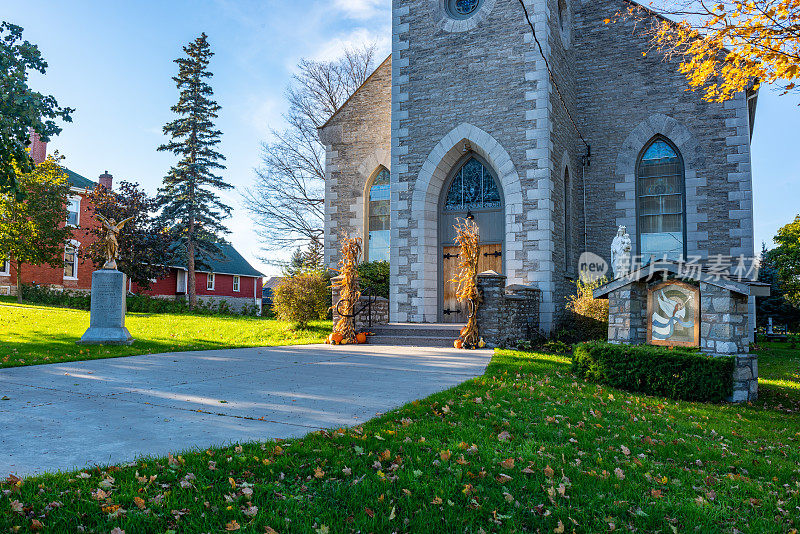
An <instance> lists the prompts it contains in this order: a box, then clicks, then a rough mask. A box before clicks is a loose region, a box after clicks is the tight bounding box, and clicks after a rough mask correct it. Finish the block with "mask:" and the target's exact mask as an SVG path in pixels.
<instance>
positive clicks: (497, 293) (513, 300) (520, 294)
mask: <svg viewBox="0 0 800 534" xmlns="http://www.w3.org/2000/svg"><path fill="white" fill-rule="evenodd" d="M478 290H479V291H480V293H481V296H482V298H483V301H482V302H481V304H480V305H479V306H478V312H477V316H476V320H477V323H478V333H479V334H480V336H481V337H482V338H483V340H484V341H485V342H486V344H487V345H488V346H490V347H493V346H502V345H506V344H509V343H514V342H516V341H519V340H521V339H531V338H532V337H533V336H534V335H535V334H536V333H537V332H538V328H539V303H540V302H541V295H542V292H541V290H540V289H538V288H536V287H533V286H526V285H510V286H508V287H506V277H505V276H504V275H501V274H495V273H491V274H490V273H483V274H479V275H478Z"/></svg>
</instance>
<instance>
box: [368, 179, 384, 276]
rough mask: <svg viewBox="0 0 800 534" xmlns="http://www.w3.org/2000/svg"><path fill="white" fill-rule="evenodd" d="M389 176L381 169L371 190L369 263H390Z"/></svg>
mask: <svg viewBox="0 0 800 534" xmlns="http://www.w3.org/2000/svg"><path fill="white" fill-rule="evenodd" d="M389 176H390V175H389V171H387V170H386V169H381V171H380V172H379V173H378V175H377V176H375V180H373V182H372V186H371V187H370V188H369V248H368V249H367V254H368V255H369V258H368V259H369V261H389V231H390V228H389V221H390V215H389V191H390V185H389Z"/></svg>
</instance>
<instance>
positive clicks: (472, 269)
mask: <svg viewBox="0 0 800 534" xmlns="http://www.w3.org/2000/svg"><path fill="white" fill-rule="evenodd" d="M454 228H455V230H456V244H458V246H459V247H461V251H460V253H459V255H458V257H459V258H460V263H459V264H458V275H457V276H456V278H455V279H454V280H452V281H453V282H455V283H456V296H457V297H458V300H460V301H463V302H466V303H467V305H468V307H469V320H468V321H467V326H465V327H464V328H462V329H461V335H460V336H459V338H458V339H457V340H456V342H455V346H456V347H457V348H461V347H463V348H465V349H472V348H476V347H477V346H478V344H479V343H480V335H479V334H478V325H477V323H476V320H475V317H476V314H477V311H478V304H480V301H481V295H480V293H479V292H478V259H479V257H480V237H479V235H478V225H477V224H475V221H473V220H471V219H457V222H456V225H455V226H454ZM459 341H460V342H461V343H459ZM459 345H460V347H459Z"/></svg>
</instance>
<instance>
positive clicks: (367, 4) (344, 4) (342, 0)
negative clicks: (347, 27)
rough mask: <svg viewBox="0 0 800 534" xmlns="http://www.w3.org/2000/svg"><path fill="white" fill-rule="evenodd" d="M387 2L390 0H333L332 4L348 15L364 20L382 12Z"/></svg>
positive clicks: (386, 8) (387, 6)
mask: <svg viewBox="0 0 800 534" xmlns="http://www.w3.org/2000/svg"><path fill="white" fill-rule="evenodd" d="M389 4H390V0H335V1H334V4H333V5H334V7H336V8H338V9H340V10H341V11H343V12H344V14H345V15H346V16H348V17H351V18H354V19H359V20H366V19H371V18H373V17H377V16H378V15H381V14H383V12H384V11H385V10H388V9H389Z"/></svg>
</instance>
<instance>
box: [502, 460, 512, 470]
mask: <svg viewBox="0 0 800 534" xmlns="http://www.w3.org/2000/svg"><path fill="white" fill-rule="evenodd" d="M500 465H501V466H503V469H514V459H513V458H506V459H505V460H503V461H502V462H500Z"/></svg>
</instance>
